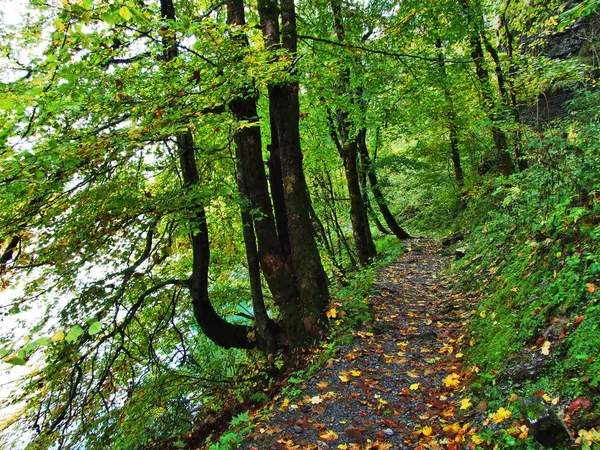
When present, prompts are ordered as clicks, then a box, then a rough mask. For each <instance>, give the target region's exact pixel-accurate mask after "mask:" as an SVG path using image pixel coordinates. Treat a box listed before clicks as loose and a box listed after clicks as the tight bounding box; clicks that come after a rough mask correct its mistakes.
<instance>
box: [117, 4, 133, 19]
mask: <svg viewBox="0 0 600 450" xmlns="http://www.w3.org/2000/svg"><path fill="white" fill-rule="evenodd" d="M119 15H120V16H121V17H122V18H123V19H125V20H126V21H129V20H131V11H130V10H129V8H128V7H127V6H121V8H120V9H119Z"/></svg>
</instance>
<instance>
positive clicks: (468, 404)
mask: <svg viewBox="0 0 600 450" xmlns="http://www.w3.org/2000/svg"><path fill="white" fill-rule="evenodd" d="M471 406H473V404H472V403H471V400H469V399H468V398H463V399H462V401H461V402H460V409H469V408H470V407H471Z"/></svg>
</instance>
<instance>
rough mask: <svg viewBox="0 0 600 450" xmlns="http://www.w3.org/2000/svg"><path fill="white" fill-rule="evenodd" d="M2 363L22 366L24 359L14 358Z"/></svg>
mask: <svg viewBox="0 0 600 450" xmlns="http://www.w3.org/2000/svg"><path fill="white" fill-rule="evenodd" d="M4 362H5V363H8V364H12V365H13V366H24V365H25V358H21V357H19V356H15V357H14V358H9V359H5V360H4Z"/></svg>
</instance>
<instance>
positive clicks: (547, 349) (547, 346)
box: [542, 341, 552, 356]
mask: <svg viewBox="0 0 600 450" xmlns="http://www.w3.org/2000/svg"><path fill="white" fill-rule="evenodd" d="M551 345H552V343H551V342H550V341H545V342H544V344H543V345H542V355H546V356H548V355H549V354H550V346H551Z"/></svg>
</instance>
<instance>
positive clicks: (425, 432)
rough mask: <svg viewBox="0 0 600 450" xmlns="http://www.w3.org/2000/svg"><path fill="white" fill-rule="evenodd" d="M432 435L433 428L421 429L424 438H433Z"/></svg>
mask: <svg viewBox="0 0 600 450" xmlns="http://www.w3.org/2000/svg"><path fill="white" fill-rule="evenodd" d="M431 433H433V428H431V427H423V428H422V429H421V434H422V435H423V436H431Z"/></svg>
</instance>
